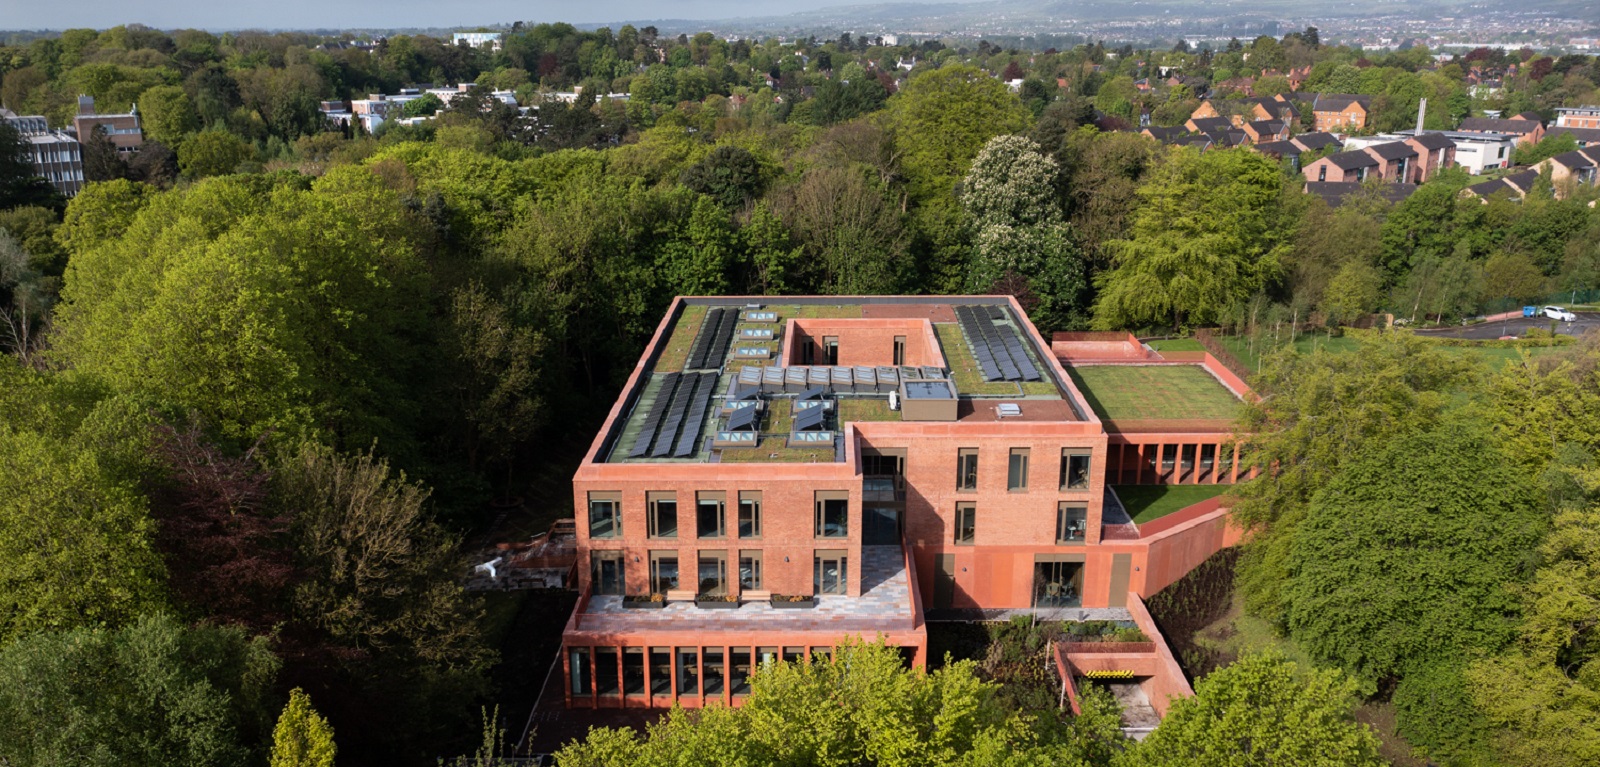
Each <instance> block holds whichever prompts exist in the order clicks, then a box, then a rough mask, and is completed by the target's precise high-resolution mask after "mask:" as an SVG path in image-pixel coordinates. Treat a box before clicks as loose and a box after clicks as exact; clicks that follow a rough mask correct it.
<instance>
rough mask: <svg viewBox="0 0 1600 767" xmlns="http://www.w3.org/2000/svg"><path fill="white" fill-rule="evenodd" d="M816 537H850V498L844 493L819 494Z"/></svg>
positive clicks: (826, 492)
mask: <svg viewBox="0 0 1600 767" xmlns="http://www.w3.org/2000/svg"><path fill="white" fill-rule="evenodd" d="M816 523H817V524H816V536H817V537H818V538H846V537H849V535H850V496H849V495H848V494H847V493H844V492H842V491H824V492H819V493H817V519H816Z"/></svg>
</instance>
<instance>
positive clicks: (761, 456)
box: [722, 399, 889, 463]
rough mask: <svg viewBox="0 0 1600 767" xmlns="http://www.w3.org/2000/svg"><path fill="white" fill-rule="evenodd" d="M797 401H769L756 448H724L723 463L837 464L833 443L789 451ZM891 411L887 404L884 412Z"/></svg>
mask: <svg viewBox="0 0 1600 767" xmlns="http://www.w3.org/2000/svg"><path fill="white" fill-rule="evenodd" d="M793 406H794V404H793V401H791V400H788V399H773V400H768V401H767V412H766V413H765V414H764V415H762V416H761V418H762V425H761V437H760V440H761V441H760V442H759V443H757V444H756V446H755V447H753V448H751V447H732V448H727V447H725V448H722V462H723V463H829V462H832V461H833V458H834V451H833V443H828V444H823V445H808V446H806V447H789V446H788V442H789V430H790V428H791V427H792V426H793V425H794V414H793V412H792V410H793ZM888 407H889V405H888V403H884V408H885V409H887V408H888Z"/></svg>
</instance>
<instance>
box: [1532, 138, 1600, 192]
mask: <svg viewBox="0 0 1600 767" xmlns="http://www.w3.org/2000/svg"><path fill="white" fill-rule="evenodd" d="M1533 170H1536V171H1539V172H1540V173H1543V172H1544V171H1546V170H1548V171H1550V182H1551V183H1552V184H1553V185H1554V186H1555V193H1556V197H1559V198H1565V197H1568V196H1570V195H1571V194H1572V193H1573V191H1575V190H1576V189H1577V187H1580V186H1591V187H1592V186H1595V185H1596V184H1597V183H1600V147H1594V148H1590V149H1577V150H1573V151H1571V152H1563V153H1561V154H1558V155H1556V156H1555V157H1551V158H1549V159H1546V160H1544V161H1542V162H1540V163H1538V164H1536V165H1534V166H1533Z"/></svg>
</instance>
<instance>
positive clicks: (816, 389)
mask: <svg viewBox="0 0 1600 767" xmlns="http://www.w3.org/2000/svg"><path fill="white" fill-rule="evenodd" d="M827 393H828V391H827V390H826V389H824V388H822V387H821V386H813V387H811V388H809V389H806V390H805V391H803V392H800V394H799V395H797V396H796V397H795V399H796V400H808V399H822V395H824V394H827Z"/></svg>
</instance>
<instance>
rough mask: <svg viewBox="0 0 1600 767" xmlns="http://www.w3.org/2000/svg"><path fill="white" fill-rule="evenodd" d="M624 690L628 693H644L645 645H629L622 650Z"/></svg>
mask: <svg viewBox="0 0 1600 767" xmlns="http://www.w3.org/2000/svg"><path fill="white" fill-rule="evenodd" d="M622 692H623V693H624V694H626V695H643V694H644V648H643V647H627V648H623V650H622Z"/></svg>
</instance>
